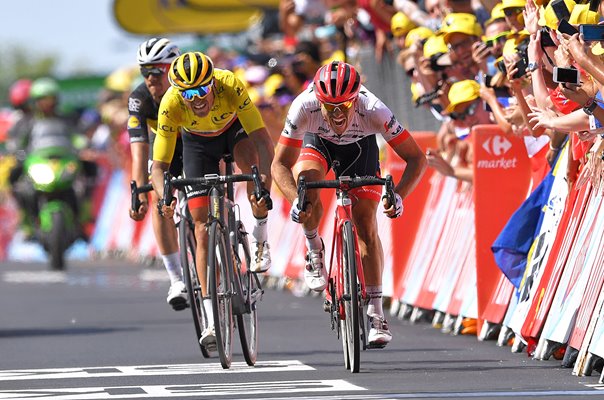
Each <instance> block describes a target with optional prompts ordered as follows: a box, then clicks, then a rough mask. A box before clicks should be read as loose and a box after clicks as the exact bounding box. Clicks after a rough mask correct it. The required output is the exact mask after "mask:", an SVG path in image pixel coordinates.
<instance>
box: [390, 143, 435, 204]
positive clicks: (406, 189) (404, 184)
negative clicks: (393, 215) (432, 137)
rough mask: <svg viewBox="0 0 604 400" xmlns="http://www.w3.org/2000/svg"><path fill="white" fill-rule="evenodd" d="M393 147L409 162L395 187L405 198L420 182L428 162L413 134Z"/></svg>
mask: <svg viewBox="0 0 604 400" xmlns="http://www.w3.org/2000/svg"><path fill="white" fill-rule="evenodd" d="M392 149H393V150H394V152H395V153H396V154H398V156H399V157H400V158H402V159H403V160H405V162H406V163H407V166H406V167H405V171H404V172H403V176H402V177H401V180H400V181H399V182H398V184H397V185H396V187H395V188H394V190H395V191H396V192H397V193H398V194H399V195H400V196H401V198H402V199H403V200H404V199H405V197H407V196H408V195H409V194H410V193H411V192H412V191H413V189H415V187H416V186H417V184H418V183H419V181H420V179H421V177H422V175H423V174H424V171H425V170H426V166H427V165H428V162H427V160H426V156H425V155H424V152H423V151H422V150H421V148H420V147H419V146H418V145H417V143H416V142H415V140H414V139H413V137H412V136H409V137H408V138H407V139H405V140H403V141H402V142H400V143H396V144H394V145H392Z"/></svg>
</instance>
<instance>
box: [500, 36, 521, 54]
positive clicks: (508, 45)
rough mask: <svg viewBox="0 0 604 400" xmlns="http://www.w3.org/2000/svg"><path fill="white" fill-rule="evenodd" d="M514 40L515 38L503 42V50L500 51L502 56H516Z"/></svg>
mask: <svg viewBox="0 0 604 400" xmlns="http://www.w3.org/2000/svg"><path fill="white" fill-rule="evenodd" d="M516 44H517V42H516V39H515V38H510V39H508V40H506V41H505V43H504V44H503V50H502V52H503V53H502V54H503V55H504V56H511V55H514V54H516V52H517V51H518V50H517V49H516Z"/></svg>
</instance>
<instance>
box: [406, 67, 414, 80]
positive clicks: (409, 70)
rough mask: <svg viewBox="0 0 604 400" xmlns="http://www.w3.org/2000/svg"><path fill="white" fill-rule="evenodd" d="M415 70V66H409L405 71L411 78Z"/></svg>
mask: <svg viewBox="0 0 604 400" xmlns="http://www.w3.org/2000/svg"><path fill="white" fill-rule="evenodd" d="M414 72H415V68H409V69H408V70H406V71H405V74H407V76H408V77H409V78H411V77H412V76H413V73H414Z"/></svg>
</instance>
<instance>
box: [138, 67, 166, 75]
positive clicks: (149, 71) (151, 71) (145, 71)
mask: <svg viewBox="0 0 604 400" xmlns="http://www.w3.org/2000/svg"><path fill="white" fill-rule="evenodd" d="M167 69H168V66H167V65H158V64H151V65H143V66H141V68H140V70H141V75H142V76H143V77H144V78H148V77H150V76H162V75H163V74H165V73H166V70H167Z"/></svg>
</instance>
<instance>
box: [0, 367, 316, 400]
mask: <svg viewBox="0 0 604 400" xmlns="http://www.w3.org/2000/svg"><path fill="white" fill-rule="evenodd" d="M312 370H315V368H313V367H311V366H309V365H306V364H303V363H301V362H300V361H298V360H281V361H259V362H257V363H256V366H255V367H250V366H248V365H247V364H246V363H244V362H234V363H232V364H231V368H230V369H229V370H225V369H223V368H222V366H221V365H220V364H219V363H211V364H173V365H139V366H121V367H91V368H52V369H18V370H0V381H18V380H41V379H71V378H98V377H109V376H124V377H126V376H152V375H194V374H223V373H254V372H289V371H312ZM0 398H3V397H0Z"/></svg>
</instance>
